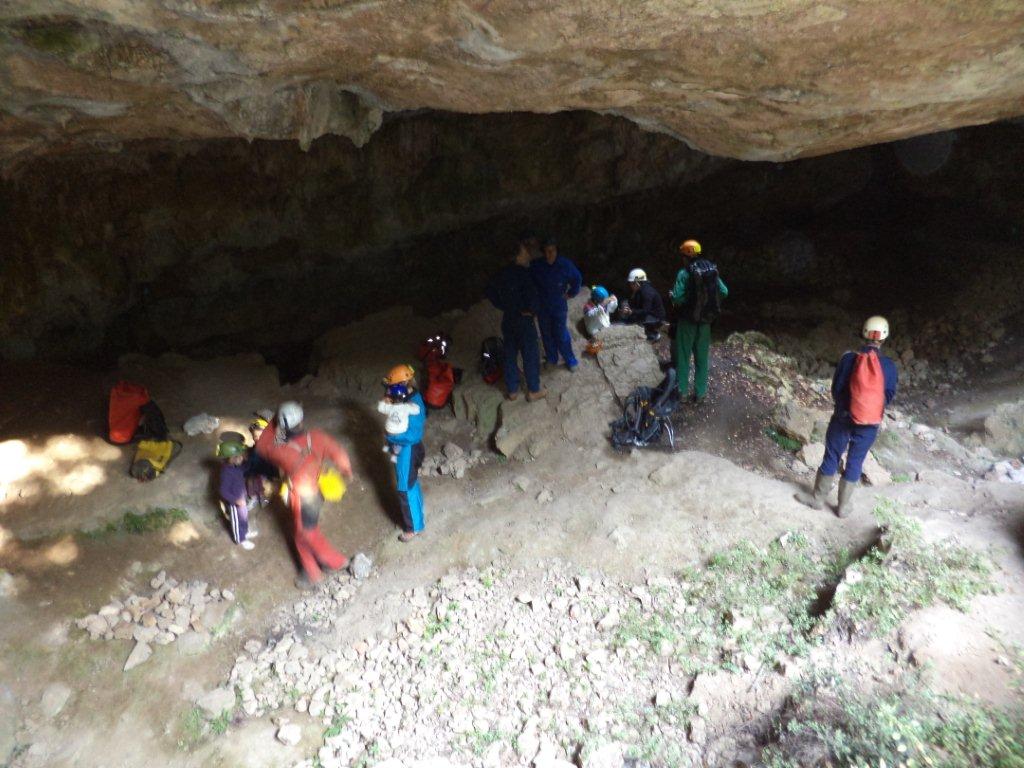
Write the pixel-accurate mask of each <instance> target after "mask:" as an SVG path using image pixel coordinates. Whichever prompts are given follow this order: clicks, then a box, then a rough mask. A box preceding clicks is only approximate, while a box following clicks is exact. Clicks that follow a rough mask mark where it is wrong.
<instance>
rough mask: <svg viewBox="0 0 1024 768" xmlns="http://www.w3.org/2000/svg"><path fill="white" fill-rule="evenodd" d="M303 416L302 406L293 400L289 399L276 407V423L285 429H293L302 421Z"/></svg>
mask: <svg viewBox="0 0 1024 768" xmlns="http://www.w3.org/2000/svg"><path fill="white" fill-rule="evenodd" d="M304 416H305V414H303V412H302V406H301V405H299V404H298V403H297V402H295V401H294V400H289V401H288V402H286V403H281V405H280V406H279V407H278V409H277V424H278V426H281V427H284V428H285V429H295V428H296V427H297V426H299V425H300V424H301V423H302V419H303V418H304Z"/></svg>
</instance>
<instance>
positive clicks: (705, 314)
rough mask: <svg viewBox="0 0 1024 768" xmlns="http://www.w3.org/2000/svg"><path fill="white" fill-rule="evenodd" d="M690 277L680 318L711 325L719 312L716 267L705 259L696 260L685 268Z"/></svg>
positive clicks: (719, 302)
mask: <svg viewBox="0 0 1024 768" xmlns="http://www.w3.org/2000/svg"><path fill="white" fill-rule="evenodd" d="M686 270H687V272H688V273H689V275H690V280H689V284H688V285H687V287H686V303H685V304H684V305H683V307H682V312H681V314H680V316H681V317H682V318H683V319H684V320H689V321H690V322H691V323H713V322H715V320H717V319H718V315H719V312H720V311H721V297H720V296H719V293H718V267H717V266H715V264H714V263H713V262H710V261H708V260H707V259H696V260H695V261H693V262H691V263H690V265H689V266H688V267H687V268H686Z"/></svg>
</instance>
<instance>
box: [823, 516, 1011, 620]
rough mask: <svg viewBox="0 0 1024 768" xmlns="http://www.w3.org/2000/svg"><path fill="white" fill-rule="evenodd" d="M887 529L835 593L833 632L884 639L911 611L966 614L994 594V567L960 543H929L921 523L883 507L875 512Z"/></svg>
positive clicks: (883, 528) (852, 568)
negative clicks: (944, 609) (936, 608)
mask: <svg viewBox="0 0 1024 768" xmlns="http://www.w3.org/2000/svg"><path fill="white" fill-rule="evenodd" d="M875 517H876V519H877V520H878V523H879V525H880V526H881V528H882V535H881V538H880V540H879V543H878V545H877V546H875V547H873V548H872V549H871V551H869V552H868V554H867V555H866V556H865V557H864V558H863V559H862V560H860V561H859V562H857V563H855V564H853V565H851V566H850V567H849V568H848V569H847V571H846V577H845V579H844V581H843V583H842V584H840V585H839V587H838V589H837V590H836V596H835V599H834V600H833V603H832V609H831V611H830V615H829V616H828V621H829V623H830V625H831V628H833V629H837V630H840V631H844V632H848V633H849V634H851V635H852V634H874V635H885V634H887V633H888V632H890V631H891V630H893V629H895V628H896V627H897V626H899V624H900V622H901V621H903V618H904V617H905V616H906V615H907V614H908V613H909V612H910V611H912V610H914V609H917V608H924V607H926V606H929V605H935V604H938V603H944V604H946V605H948V606H950V607H952V608H956V609H957V610H960V611H966V610H967V607H968V605H969V604H970V602H971V600H972V599H974V598H975V597H976V596H977V595H979V594H984V593H990V592H993V591H994V589H995V585H994V583H993V581H992V569H993V566H992V562H991V560H990V559H989V558H988V557H986V556H985V555H983V554H982V553H980V552H977V551H975V550H973V549H970V548H968V547H965V546H963V545H962V544H960V543H959V542H957V541H955V540H943V541H938V542H926V541H925V540H924V537H923V535H922V531H921V523H920V521H918V520H917V519H915V518H913V517H908V516H907V515H905V514H903V513H902V512H900V511H899V510H898V509H897V507H896V506H895V505H894V504H892V503H890V502H884V503H882V504H880V505H879V506H878V507H877V508H876V509H875Z"/></svg>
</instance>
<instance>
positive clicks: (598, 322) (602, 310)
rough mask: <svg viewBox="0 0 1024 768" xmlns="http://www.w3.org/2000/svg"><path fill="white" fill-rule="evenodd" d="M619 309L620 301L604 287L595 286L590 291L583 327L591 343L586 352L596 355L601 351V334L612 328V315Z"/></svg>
mask: <svg viewBox="0 0 1024 768" xmlns="http://www.w3.org/2000/svg"><path fill="white" fill-rule="evenodd" d="M618 308H619V300H618V299H617V298H616V297H615V294H613V293H608V289H607V288H605V287H604V286H603V285H595V286H594V287H593V288H591V289H590V300H589V301H587V303H586V304H584V305H583V327H584V328H585V329H586V331H587V336H588V337H589V341H588V342H587V348H586V352H587V354H588V355H596V354H597V353H598V352H600V351H601V340H600V338H598V337H599V336H600V334H601V332H602V331H603V330H604V329H605V328H608V327H610V326H611V324H612V315H613V314H614V313H615V310H617V309H618Z"/></svg>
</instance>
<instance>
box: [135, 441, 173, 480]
mask: <svg viewBox="0 0 1024 768" xmlns="http://www.w3.org/2000/svg"><path fill="white" fill-rule="evenodd" d="M179 453H181V443H179V442H177V441H175V440H140V441H139V443H138V445H136V446H135V456H134V457H133V458H132V464H131V467H130V468H129V469H128V474H130V475H131V476H132V477H134V478H135V479H136V480H138V481H139V482H140V483H144V482H148V481H150V480H155V479H156V478H157V477H159V476H160V474H161V473H162V472H163V471H164V470H166V469H167V465H168V464H170V463H171V461H172V460H173V459H174V457H175V456H177V455H178V454H179Z"/></svg>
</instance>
